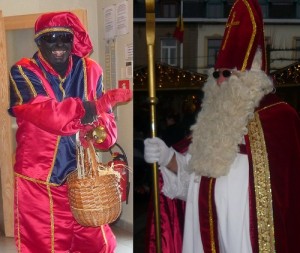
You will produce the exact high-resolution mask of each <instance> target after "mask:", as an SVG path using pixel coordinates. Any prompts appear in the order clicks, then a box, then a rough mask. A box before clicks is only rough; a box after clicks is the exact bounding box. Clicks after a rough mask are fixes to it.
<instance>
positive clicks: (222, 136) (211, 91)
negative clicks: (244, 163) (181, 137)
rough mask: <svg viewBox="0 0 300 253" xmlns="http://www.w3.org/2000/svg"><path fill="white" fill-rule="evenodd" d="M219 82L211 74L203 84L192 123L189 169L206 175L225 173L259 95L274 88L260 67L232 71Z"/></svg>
mask: <svg viewBox="0 0 300 253" xmlns="http://www.w3.org/2000/svg"><path fill="white" fill-rule="evenodd" d="M234 72H235V73H233V74H232V75H231V77H230V78H229V79H228V80H227V81H224V82H223V83H222V84H221V85H220V86H218V85H217V83H216V80H215V79H214V78H213V77H212V70H210V73H209V78H208V81H207V83H206V84H205V86H204V88H203V91H204V94H205V95H204V99H203V102H202V110H201V112H200V113H199V115H198V118H197V121H196V123H195V125H193V126H192V127H191V130H192V133H193V138H192V140H193V141H192V143H191V145H190V147H189V153H190V154H191V155H192V157H191V160H190V163H189V168H188V170H189V171H190V172H195V173H196V174H197V175H201V176H207V177H214V178H217V177H220V176H225V175H227V174H228V172H229V170H230V165H231V164H232V163H233V161H234V159H235V157H236V154H237V152H239V147H238V144H240V143H242V141H243V137H244V135H246V134H247V132H248V130H247V124H248V122H249V119H252V118H253V115H254V110H255V108H256V107H257V106H258V105H259V102H260V101H261V99H262V97H263V96H264V95H266V94H268V93H270V92H271V91H272V90H273V84H272V81H271V80H270V78H269V77H268V76H267V75H266V74H265V72H263V71H261V70H253V71H245V72H240V71H234Z"/></svg>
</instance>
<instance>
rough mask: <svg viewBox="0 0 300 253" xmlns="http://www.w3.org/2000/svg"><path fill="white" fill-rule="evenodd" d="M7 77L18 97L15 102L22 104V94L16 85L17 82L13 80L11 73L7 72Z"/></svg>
mask: <svg viewBox="0 0 300 253" xmlns="http://www.w3.org/2000/svg"><path fill="white" fill-rule="evenodd" d="M9 78H10V81H11V85H12V86H13V88H14V90H15V92H16V94H17V96H18V98H19V102H18V103H17V105H21V104H23V97H22V94H21V92H20V91H19V89H18V86H17V84H16V82H15V80H14V78H13V76H12V74H11V73H9Z"/></svg>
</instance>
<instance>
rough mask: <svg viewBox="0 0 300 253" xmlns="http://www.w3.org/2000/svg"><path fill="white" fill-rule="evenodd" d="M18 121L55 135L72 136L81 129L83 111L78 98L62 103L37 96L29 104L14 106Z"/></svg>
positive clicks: (68, 99)
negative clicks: (28, 123)
mask: <svg viewBox="0 0 300 253" xmlns="http://www.w3.org/2000/svg"><path fill="white" fill-rule="evenodd" d="M12 109H13V113H14V115H15V116H16V117H17V119H18V120H26V121H29V122H31V123H32V124H34V125H36V126H38V127H39V128H41V129H43V130H45V131H47V132H50V133H53V134H57V135H72V134H75V133H76V132H78V131H79V130H80V129H81V128H82V124H81V123H80V119H81V118H82V117H83V115H84V113H85V110H84V108H83V105H82V102H81V100H80V99H79V98H67V99H65V100H64V101H62V102H57V101H56V100H55V99H52V98H49V97H44V96H37V97H35V98H34V99H32V100H31V101H30V102H29V103H27V104H23V105H19V106H14V107H13V108H12Z"/></svg>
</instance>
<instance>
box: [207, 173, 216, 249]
mask: <svg viewBox="0 0 300 253" xmlns="http://www.w3.org/2000/svg"><path fill="white" fill-rule="evenodd" d="M213 180H214V179H213V178H210V180H209V192H208V212H209V231H210V245H211V252H212V253H216V243H215V236H214V233H215V231H214V217H213V207H212V200H213V199H212V186H213Z"/></svg>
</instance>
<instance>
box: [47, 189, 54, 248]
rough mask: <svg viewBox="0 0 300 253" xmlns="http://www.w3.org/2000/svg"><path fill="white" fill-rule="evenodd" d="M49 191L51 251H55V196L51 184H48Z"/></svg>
mask: <svg viewBox="0 0 300 253" xmlns="http://www.w3.org/2000/svg"><path fill="white" fill-rule="evenodd" d="M47 191H48V198H49V208H50V210H49V214H50V227H51V253H54V252H55V247H54V241H55V231H54V212H53V198H52V193H51V188H50V185H47Z"/></svg>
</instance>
